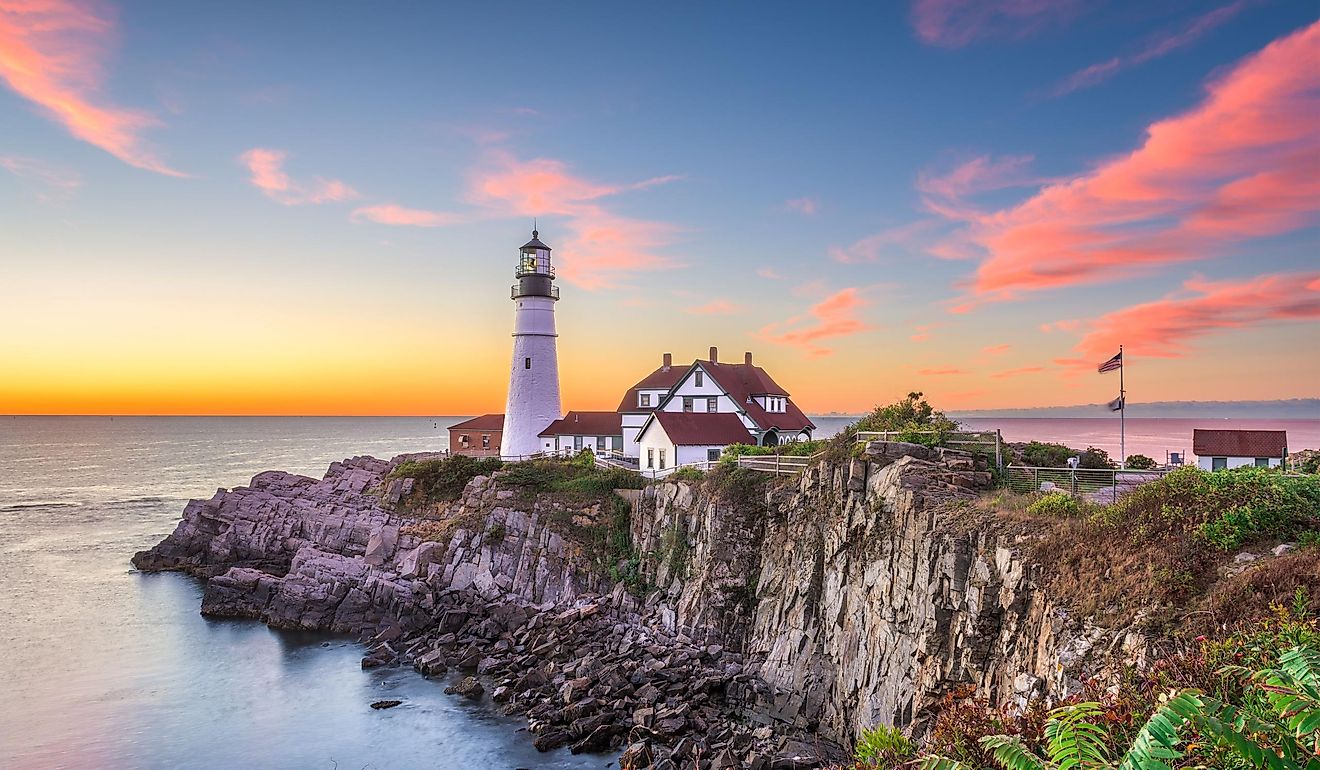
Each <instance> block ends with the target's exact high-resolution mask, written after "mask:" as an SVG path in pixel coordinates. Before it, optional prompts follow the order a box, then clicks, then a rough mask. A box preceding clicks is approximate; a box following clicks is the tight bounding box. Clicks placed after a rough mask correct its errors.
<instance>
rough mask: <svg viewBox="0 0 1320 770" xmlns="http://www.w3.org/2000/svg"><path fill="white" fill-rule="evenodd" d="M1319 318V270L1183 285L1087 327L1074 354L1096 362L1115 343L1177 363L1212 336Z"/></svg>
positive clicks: (1111, 314)
mask: <svg viewBox="0 0 1320 770" xmlns="http://www.w3.org/2000/svg"><path fill="white" fill-rule="evenodd" d="M1317 319H1320V271H1312V272H1305V273H1276V274H1269V275H1260V276H1256V277H1254V278H1247V279H1241V280H1224V281H1206V280H1201V279H1193V280H1190V281H1187V282H1186V283H1185V284H1184V285H1183V288H1182V290H1181V291H1179V292H1175V293H1173V294H1170V295H1169V296H1167V297H1164V298H1162V299H1159V300H1155V301H1154V302H1146V303H1144V304H1140V305H1134V306H1132V307H1128V308H1124V309H1122V310H1118V311H1115V312H1113V313H1109V314H1108V315H1104V316H1101V317H1100V318H1097V319H1095V320H1094V321H1091V322H1089V323H1088V324H1087V328H1088V331H1087V332H1086V334H1085V336H1084V337H1082V339H1081V341H1080V342H1079V343H1078V344H1077V351H1078V352H1080V353H1084V354H1086V355H1088V356H1090V357H1091V358H1093V359H1096V360H1095V361H1094V362H1089V361H1088V362H1087V363H1088V364H1090V363H1099V362H1100V361H1102V360H1104V357H1106V356H1110V355H1113V352H1114V351H1116V350H1117V349H1118V346H1119V345H1120V344H1121V345H1123V346H1124V350H1125V351H1127V352H1130V353H1131V354H1132V355H1136V356H1150V357H1156V358H1177V357H1180V356H1182V355H1185V354H1186V353H1187V352H1188V350H1189V349H1190V348H1191V344H1192V343H1193V342H1195V341H1196V340H1198V339H1200V338H1202V337H1205V336H1207V335H1210V334H1214V333H1216V332H1220V331H1225V330H1229V329H1243V328H1249V327H1255V326H1262V325H1266V324H1276V323H1281V322H1287V321H1314V320H1317Z"/></svg>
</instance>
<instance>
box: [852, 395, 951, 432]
mask: <svg viewBox="0 0 1320 770" xmlns="http://www.w3.org/2000/svg"><path fill="white" fill-rule="evenodd" d="M957 429H958V423H957V422H956V421H954V420H952V419H950V418H949V417H947V416H946V415H945V414H944V412H941V411H939V410H938V409H936V408H935V407H933V406H931V405H930V403H929V402H927V401H926V399H925V397H924V394H922V393H921V392H920V391H913V392H911V393H909V394H907V397H906V398H904V399H903V400H901V401H895V402H894V403H892V404H889V405H887V406H877V407H876V408H875V409H873V410H872V411H871V413H870V414H868V415H865V416H864V417H862V418H861V419H860V420H858V421H857V422H855V423H853V424H852V425H851V426H850V430H849V432H855V431H903V432H912V431H933V432H935V433H937V434H946V435H947V434H949V433H952V432H953V431H955V430H957Z"/></svg>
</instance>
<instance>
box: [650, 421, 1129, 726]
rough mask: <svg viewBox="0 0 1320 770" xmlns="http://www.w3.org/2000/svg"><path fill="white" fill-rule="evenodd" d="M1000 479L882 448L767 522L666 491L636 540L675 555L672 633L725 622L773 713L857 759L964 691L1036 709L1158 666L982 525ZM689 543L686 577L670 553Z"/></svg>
mask: <svg viewBox="0 0 1320 770" xmlns="http://www.w3.org/2000/svg"><path fill="white" fill-rule="evenodd" d="M989 482H990V478H989V474H988V473H986V472H985V470H984V467H979V468H978V466H977V464H976V462H975V461H974V460H973V459H972V457H971V456H970V455H967V454H965V453H962V452H956V451H951V450H944V449H927V448H925V447H921V446H916V445H912V444H898V443H882V442H876V443H872V444H871V445H869V446H868V447H867V448H866V451H865V453H864V454H863V455H862V456H861V457H859V458H856V459H852V460H849V461H843V462H839V463H828V462H826V463H820V464H817V465H815V466H813V467H811V468H809V469H808V470H807V471H806V472H804V473H803V474H802V475H800V476H799V477H798V478H797V479H796V483H794V484H791V485H787V486H784V487H779V488H776V489H774V490H772V491H771V493H770V495H769V500H768V504H767V505H766V506H764V508H762V509H760V510H755V509H756V506H752V507H751V508H750V509H749V507H748V506H747V505H746V503H745V502H740V503H736V504H731V503H727V502H719V501H716V500H712V499H709V498H705V497H702V496H701V495H698V494H695V493H694V492H693V490H691V489H690V488H687V487H686V485H681V484H666V485H661V486H658V487H655V488H653V490H651V491H649V493H648V495H647V497H646V499H645V500H644V504H643V505H641V506H639V508H640V511H639V515H638V517H637V520H636V521H635V522H634V534H635V536H636V537H637V539H638V544H639V548H640V549H641V550H643V551H653V552H656V553H657V554H658V556H657V558H656V559H655V560H654V561H653V562H652V563H653V564H654V567H653V569H654V579H655V582H656V583H657V584H658V585H660V586H661V588H662V589H663V590H664V591H665V594H666V596H667V597H668V600H669V603H670V604H671V606H672V615H671V616H669V617H668V618H667V620H668V621H669V622H670V623H672V624H673V625H674V626H675V627H680V628H681V627H689V626H694V625H695V626H699V625H702V624H714V625H716V626H718V627H719V628H720V629H721V631H722V633H723V634H724V635H725V637H726V638H727V639H731V640H736V644H737V645H738V647H739V649H740V650H742V651H743V652H745V654H746V655H747V656H748V658H749V659H750V660H752V661H755V663H756V666H755V668H754V670H755V671H756V673H757V674H758V676H759V677H761V678H762V679H763V680H764V681H765V682H766V683H767V685H768V691H769V692H770V693H771V695H770V696H769V697H768V698H766V699H762V700H761V701H760V702H759V703H758V709H759V711H760V712H761V713H763V714H764V715H765V716H768V717H770V718H771V719H773V720H775V721H776V722H778V723H783V724H786V725H792V726H794V727H796V728H797V729H800V730H803V731H810V732H813V733H815V734H816V735H818V736H819V737H821V738H824V739H826V740H829V741H833V742H835V743H837V744H839V745H842V746H848V745H851V744H852V742H854V741H855V740H856V738H857V737H858V735H859V734H860V732H861V731H862V730H863V729H865V728H868V727H871V726H873V725H876V724H888V725H897V726H900V727H905V728H908V729H909V730H910V731H911V732H913V733H914V734H916V735H917V736H918V737H920V736H921V735H922V734H923V733H924V731H925V730H926V729H927V728H928V725H929V717H930V716H931V714H932V709H933V707H934V706H935V705H936V704H937V703H938V702H939V700H940V698H941V697H942V696H943V695H944V694H946V693H948V692H950V691H951V690H953V689H955V688H957V687H959V686H962V685H967V684H972V685H975V686H976V687H977V691H978V695H980V696H981V697H987V698H989V699H990V700H991V701H992V702H999V703H1004V702H1014V701H1016V702H1019V703H1023V702H1025V700H1026V699H1027V698H1029V697H1034V696H1041V695H1063V694H1067V693H1069V692H1071V691H1072V690H1073V689H1075V688H1076V686H1077V685H1078V681H1077V680H1078V679H1079V678H1081V677H1082V676H1083V675H1084V674H1086V675H1089V674H1094V673H1096V672H1098V671H1102V670H1103V669H1105V668H1106V666H1107V665H1108V664H1110V663H1111V662H1140V659H1141V657H1142V655H1143V654H1144V644H1145V640H1144V639H1143V638H1141V637H1140V636H1139V635H1134V634H1130V633H1129V632H1127V631H1126V630H1124V629H1115V630H1110V629H1102V628H1098V627H1094V626H1090V625H1087V624H1085V623H1083V622H1078V621H1074V620H1073V619H1071V618H1069V616H1068V613H1067V612H1066V610H1064V609H1062V608H1058V607H1055V606H1054V605H1053V604H1052V603H1051V602H1050V600H1049V598H1048V597H1047V596H1046V595H1045V594H1044V592H1043V591H1041V590H1040V589H1039V588H1038V587H1037V586H1036V585H1035V583H1034V582H1033V580H1032V567H1031V566H1030V565H1029V564H1027V563H1026V562H1025V561H1024V558H1025V556H1024V554H1022V553H1021V552H1020V551H1021V549H1020V545H1021V543H1020V542H1019V539H1018V538H1017V537H1016V536H1014V535H1012V534H1010V533H1007V532H1004V531H1001V530H1002V528H999V529H997V528H996V527H994V526H986V521H985V517H984V516H982V517H976V516H972V515H971V513H970V511H969V508H970V503H971V502H972V501H973V500H974V499H975V498H976V497H977V496H978V494H979V491H981V490H984V489H985V488H987V487H988V486H989ZM648 503H649V504H648ZM678 532H681V533H685V536H686V537H687V539H688V540H687V543H686V554H687V562H686V564H684V565H682V566H681V567H680V568H679V569H678V570H677V574H675V573H676V569H675V567H676V566H678V565H674V564H671V563H670V560H666V558H665V555H666V554H668V553H672V541H673V539H674V536H673V535H672V534H668V536H667V533H678Z"/></svg>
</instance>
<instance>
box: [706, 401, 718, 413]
mask: <svg viewBox="0 0 1320 770" xmlns="http://www.w3.org/2000/svg"><path fill="white" fill-rule="evenodd" d="M719 408H720V400H719V398H708V399H706V411H707V412H717V411H719Z"/></svg>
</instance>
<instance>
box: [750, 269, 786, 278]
mask: <svg viewBox="0 0 1320 770" xmlns="http://www.w3.org/2000/svg"><path fill="white" fill-rule="evenodd" d="M756 274H757V275H759V276H761V277H762V278H764V279H766V280H768V281H782V280H784V276H782V275H780V274H779V272H778V271H777V270H775V269H774V268H773V267H758V268H756Z"/></svg>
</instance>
